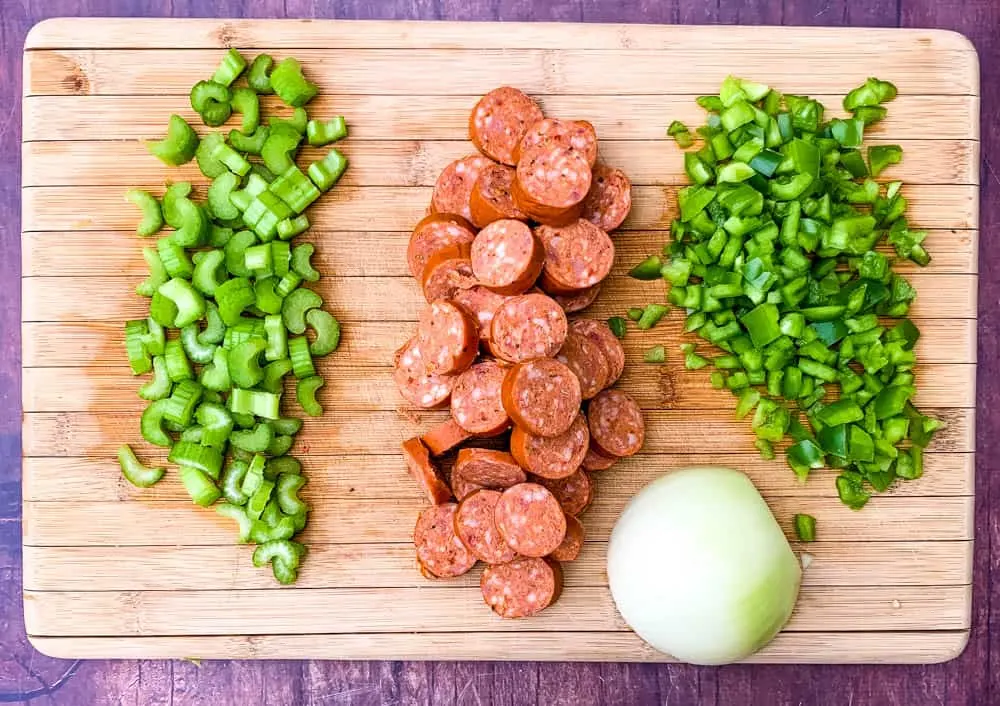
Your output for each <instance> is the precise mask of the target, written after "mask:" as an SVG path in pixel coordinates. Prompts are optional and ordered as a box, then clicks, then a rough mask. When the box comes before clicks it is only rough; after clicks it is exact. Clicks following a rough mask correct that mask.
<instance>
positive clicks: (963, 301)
mask: <svg viewBox="0 0 1000 706" xmlns="http://www.w3.org/2000/svg"><path fill="white" fill-rule="evenodd" d="M334 240H335V238H334ZM907 279H909V281H910V283H911V284H912V285H913V286H914V287H916V288H917V291H918V292H919V291H924V292H925V293H926V292H929V291H932V292H933V296H925V297H923V298H921V297H920V296H919V294H918V296H917V301H916V302H914V304H913V307H912V308H911V309H910V311H911V313H912V315H913V316H914V318H916V319H918V320H923V319H956V318H975V315H976V310H975V304H976V282H977V277H976V275H972V274H951V275H945V274H942V275H934V274H928V273H925V272H918V273H916V274H913V275H910V277H908V278H907ZM139 281H141V280H139V279H137V278H132V279H129V278H124V277H105V278H102V279H95V278H93V277H78V276H66V277H25V278H24V279H23V280H22V281H21V289H22V292H23V294H24V305H23V317H24V320H25V321H107V320H112V321H123V320H125V319H135V318H142V317H145V316H146V313H147V311H148V310H149V301H148V300H147V299H143V298H142V297H139V296H137V295H135V294H132V291H133V290H134V289H135V285H136V284H138V283H139ZM95 286H96V287H97V289H98V291H96V292H95V293H94V296H93V297H87V298H81V297H67V296H65V293H66V292H67V291H86V290H87V289H88V288H89V287H95ZM309 288H310V289H313V290H315V291H316V292H317V293H318V294H319V295H320V296H321V297H323V301H325V302H329V304H327V307H328V308H329V309H331V311H332V312H333V313H334V314H335V315H336V316H337V317H342V318H344V319H345V320H354V321H365V322H367V321H405V322H410V323H411V322H416V320H417V318H418V317H419V315H420V311H421V310H422V308H423V307H424V306H426V301H425V300H424V299H423V297H422V296H421V294H420V289H419V286H418V285H417V283H416V281H415V280H413V279H412V278H410V277H375V276H373V277H326V278H323V279H320V281H319V282H317V283H315V284H313V285H310V286H309ZM664 294H665V289H664V286H663V284H662V283H660V282H654V283H652V284H651V283H648V282H640V281H638V280H634V279H631V278H619V280H618V281H616V282H615V283H614V286H605V287H604V289H602V292H601V296H600V297H598V298H597V301H595V302H594V304H593V305H592V306H590V307H589V308H588V309H587V312H586V315H587V316H589V317H593V318H601V319H606V318H607V317H609V316H615V315H618V316H620V315H621V314H622V313H623V312H624V311H625V310H626V309H627V308H628V307H633V306H640V307H641V306H645V305H646V304H648V303H649V302H650V300H652V299H657V298H659V297H662V296H664ZM345 302H348V303H349V304H348V305H345V304H344V303H345ZM672 315H673V316H677V317H679V316H680V314H679V310H677V309H674V310H673V314H672ZM654 331H655V329H654ZM653 335H655V334H653ZM636 338H638V336H636ZM939 345H951V342H950V341H942V342H940V343H939Z"/></svg>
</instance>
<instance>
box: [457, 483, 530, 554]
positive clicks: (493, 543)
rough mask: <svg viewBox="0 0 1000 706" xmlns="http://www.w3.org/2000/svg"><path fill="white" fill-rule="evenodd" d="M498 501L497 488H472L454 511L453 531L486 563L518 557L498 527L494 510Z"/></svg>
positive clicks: (498, 492) (498, 493)
mask: <svg viewBox="0 0 1000 706" xmlns="http://www.w3.org/2000/svg"><path fill="white" fill-rule="evenodd" d="M499 500H500V491H498V490H488V489H486V488H483V489H481V490H475V491H473V492H472V493H470V494H469V495H467V496H466V497H465V498H464V499H463V500H462V502H460V503H459V504H458V511H457V512H456V513H455V534H457V535H458V538H459V539H460V540H462V543H463V544H464V545H465V546H466V547H468V548H469V551H470V552H472V553H473V554H474V555H475V557H476V558H477V559H479V560H481V561H485V562H486V563H487V564H506V563H507V562H508V561H513V560H514V558H515V557H516V556H517V555H516V554H515V553H514V550H513V549H511V548H510V546H509V545H508V544H507V542H506V541H504V538H503V537H502V536H501V535H500V530H498V529H497V525H496V521H495V519H494V509H495V508H496V506H497V502H498V501H499Z"/></svg>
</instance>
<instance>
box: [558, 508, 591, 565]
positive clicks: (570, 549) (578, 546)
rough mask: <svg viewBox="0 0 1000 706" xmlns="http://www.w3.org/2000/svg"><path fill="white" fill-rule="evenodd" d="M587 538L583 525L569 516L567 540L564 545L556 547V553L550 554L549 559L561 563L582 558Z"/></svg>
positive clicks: (567, 520)
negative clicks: (581, 552)
mask: <svg viewBox="0 0 1000 706" xmlns="http://www.w3.org/2000/svg"><path fill="white" fill-rule="evenodd" d="M585 537H586V533H585V532H584V529H583V523H582V522H580V520H578V519H576V518H575V517H573V516H572V515H568V516H567V517H566V538H565V539H564V540H563V542H562V544H560V545H559V546H558V547H556V550H555V551H554V552H552V553H551V554H549V558H550V559H555V560H556V561H559V562H567V561H573V560H574V559H576V558H577V557H578V556H580V551H581V550H582V549H583V542H584V539H585Z"/></svg>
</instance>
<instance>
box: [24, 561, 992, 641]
mask: <svg viewBox="0 0 1000 706" xmlns="http://www.w3.org/2000/svg"><path fill="white" fill-rule="evenodd" d="M130 546H131V545H130ZM185 546H191V545H185ZM607 585H608V584H607V582H605V583H577V584H574V585H573V586H572V587H577V588H606V587H607ZM971 585H972V584H971V583H969V582H960V583H917V584H913V583H903V584H889V583H880V584H850V583H814V584H810V585H809V587H810V588H814V589H816V588H824V589H825V588H835V589H841V588H865V589H871V588H878V589H883V588H884V589H890V590H891V589H894V588H906V589H914V588H928V589H933V588H962V587H966V586H971ZM383 588H416V587H414V586H411V585H410V584H402V585H399V586H396V585H392V584H387V583H381V584H372V585H370V586H365V585H353V584H352V585H351V586H347V587H343V588H338V587H336V586H296V589H295V590H297V591H330V592H336V591H348V592H354V591H373V590H379V589H383ZM419 588H420V590H421V591H422V592H423V591H441V592H457V591H465V592H468V591H471V590H475V589H476V588H477V586H475V585H472V584H470V585H459V584H455V585H445V584H441V585H435V586H420V587H419ZM24 590H25V592H27V593H32V594H35V593H37V594H65V593H87V594H101V593H105V594H106V593H176V592H177V591H176V590H175V589H172V588H138V589H135V588H98V589H82V588H74V589H69V590H67V589H55V588H29V587H25V588H24ZM285 590H287V589H284V588H282V587H281V586H273V587H269V586H260V587H252V588H236V587H226V588H192V589H180V591H181V592H183V593H234V594H240V593H244V592H251V591H252V592H265V591H266V592H268V593H271V592H274V593H277V592H279V591H285ZM448 632H452V631H448ZM595 632H622V631H605V630H600V631H595ZM624 632H628V631H624ZM843 632H869V631H868V630H845V631H843Z"/></svg>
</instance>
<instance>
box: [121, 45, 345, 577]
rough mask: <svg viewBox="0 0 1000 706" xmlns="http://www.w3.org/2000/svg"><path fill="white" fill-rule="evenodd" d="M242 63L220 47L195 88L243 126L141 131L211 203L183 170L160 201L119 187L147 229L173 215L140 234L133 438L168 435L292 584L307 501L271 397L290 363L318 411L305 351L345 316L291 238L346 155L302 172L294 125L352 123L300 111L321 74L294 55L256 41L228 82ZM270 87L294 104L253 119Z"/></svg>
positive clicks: (178, 125) (310, 409) (129, 461)
mask: <svg viewBox="0 0 1000 706" xmlns="http://www.w3.org/2000/svg"><path fill="white" fill-rule="evenodd" d="M272 66H273V70H272ZM246 68H247V62H246V60H245V59H244V58H243V57H242V56H241V55H240V54H239V52H237V51H236V50H235V49H230V50H229V51H228V53H227V54H226V57H225V59H224V60H223V62H222V64H221V65H220V66H219V68H218V70H217V71H216V72H215V75H214V76H213V78H212V80H210V81H199V82H198V83H197V84H196V85H195V87H194V88H193V89H192V91H191V105H192V108H194V109H195V111H196V112H198V113H199V114H200V115H201V117H202V121H203V122H204V123H205V124H206V125H209V126H212V127H216V126H219V125H222V124H223V123H225V122H226V120H228V119H229V117H230V116H231V115H232V113H233V112H237V113H239V114H240V126H239V128H237V129H233V130H231V131H230V132H229V134H228V135H225V134H223V133H221V132H212V133H209V134H207V135H205V136H204V137H202V138H200V139H199V137H198V135H197V133H196V132H195V130H194V129H193V128H192V127H191V126H190V125H189V124H188V123H187V122H186V121H185V120H184V119H183V118H181V117H180V116H178V115H173V116H171V118H170V124H169V127H168V132H167V136H166V138H165V139H164V140H161V141H159V142H153V143H150V144H149V145H148V146H149V150H150V152H152V153H153V154H154V155H156V156H157V157H158V158H160V159H161V160H162V161H164V162H165V163H167V164H170V165H180V164H184V163H186V162H189V161H190V160H191V159H197V162H198V167H199V168H200V169H201V171H202V173H203V174H204V175H205V176H206V177H208V178H209V179H211V180H212V181H211V185H210V186H209V187H208V191H207V202H206V203H197V202H196V201H194V200H193V199H192V198H191V191H192V186H191V184H190V183H188V182H177V183H173V184H170V185H168V186H167V188H166V191H165V193H164V195H163V197H162V199H160V200H158V199H157V198H156V197H154V196H153V195H152V194H150V193H148V192H146V191H141V190H137V189H131V190H129V192H128V194H127V195H126V196H127V198H128V199H129V200H130V201H132V202H133V203H135V204H136V205H137V206H138V207H139V208H141V210H142V214H143V218H142V221H141V222H140V224H139V226H138V228H137V233H138V235H140V236H143V237H148V236H151V235H154V234H155V233H157V232H159V231H160V230H161V229H162V227H163V226H164V223H166V225H169V226H171V227H172V228H173V229H174V230H173V231H172V232H170V233H169V234H168V235H166V236H165V237H163V238H161V239H160V240H159V241H158V243H157V245H156V247H155V248H154V247H148V248H144V249H143V256H144V257H145V259H146V262H147V264H148V265H149V270H150V274H149V277H148V278H147V279H146V280H145V281H144V282H142V283H141V284H140V285H139V286H138V287H137V288H136V291H137V293H138V294H140V295H142V296H145V297H150V305H149V317H148V318H146V319H137V320H134V321H129V322H127V323H126V325H125V345H126V351H127V353H128V360H129V364H130V365H131V368H132V372H133V373H134V374H136V375H140V374H144V373H149V372H152V374H153V375H152V378H151V379H150V380H149V381H148V382H147V383H146V384H144V385H143V386H142V387H141V388H140V389H139V396H140V397H142V398H143V399H145V400H149V402H150V404H149V406H148V407H147V408H146V410H145V412H143V414H142V420H141V425H140V427H141V431H142V436H143V438H144V439H145V440H146V441H148V442H149V443H151V444H154V445H156V446H161V447H164V448H169V449H170V452H169V456H168V460H169V461H170V462H171V463H174V464H177V465H178V466H179V467H180V470H179V477H180V480H181V482H182V483H183V484H184V487H185V488H186V490H187V491H188V493H189V494H190V495H191V497H192V499H193V500H194V502H195V503H196V504H198V505H201V506H210V505H213V504H215V503H216V501H218V500H220V499H223V500H224V502H222V503H220V504H218V505H216V509H217V511H218V512H219V514H220V515H223V516H225V517H228V518H230V519H232V520H234V521H235V522H236V523H237V525H238V527H239V541H240V542H244V543H249V542H252V543H255V544H257V545H258V546H257V549H256V550H255V551H254V554H253V563H254V565H255V566H265V565H267V564H270V565H271V568H272V571H273V573H274V576H275V578H276V579H277V580H278V581H279V582H280V583H292V582H294V581H295V579H296V577H297V575H298V568H299V564H300V562H301V560H302V558H303V556H304V553H305V548H304V547H303V546H302V545H301V544H300V543H298V542H295V541H293V537H295V536H296V535H298V533H300V532H301V531H302V530H303V529H304V528H305V525H306V521H307V518H308V514H309V508H308V506H307V505H306V503H305V502H304V501H302V500H301V499H299V497H298V491H299V489H300V488H302V486H303V485H305V482H306V480H305V477H304V476H303V475H302V465H301V463H300V462H299V461H298V460H297V459H295V458H294V457H293V456H290V455H289V452H290V451H291V448H292V445H293V444H294V441H295V435H296V434H297V433H298V432H299V430H300V429H301V427H302V420H301V419H298V418H296V417H294V416H284V415H283V414H282V412H281V402H282V396H283V392H284V387H285V384H284V382H285V377H286V376H287V375H288V374H289V373H291V374H292V375H293V376H294V377H295V378H296V380H297V381H298V382H297V385H296V397H297V400H298V403H299V406H300V407H301V408H302V410H303V411H304V412H305V413H306V414H308V415H311V416H318V415H321V414H322V413H323V408H322V406H321V405H320V404H319V402H318V401H317V400H316V393H317V391H318V390H319V388H320V387H322V386H323V378H322V377H320V376H319V375H317V373H316V368H315V366H314V363H313V358H314V357H318V356H324V355H326V354H328V353H331V352H333V351H334V350H336V348H337V346H338V344H339V341H340V324H339V323H338V322H337V320H336V319H335V318H334V317H333V316H331V315H330V314H329V313H328V312H326V311H324V310H323V308H322V306H323V300H322V298H321V297H320V296H319V295H318V294H317V293H316V292H314V291H313V290H311V289H307V288H305V287H303V286H301V285H302V284H303V282H315V281H317V280H318V279H319V276H320V275H319V272H317V271H316V270H315V269H314V268H313V266H312V264H311V262H310V259H311V257H312V255H313V250H314V248H313V245H311V244H309V243H302V244H300V245H296V246H294V247H293V246H292V245H291V242H290V241H291V240H292V239H293V238H294V237H295V236H296V235H299V234H300V233H303V232H304V231H305V230H306V229H307V228H308V227H309V220H308V219H307V217H306V215H305V214H304V213H303V212H304V211H305V209H306V208H307V207H308V206H309V205H310V204H312V203H313V202H314V201H316V200H317V199H318V198H319V197H320V195H321V194H322V193H323V192H325V191H327V190H329V189H330V188H331V187H332V186H333V185H334V184H335V183H336V181H337V180H338V179H339V178H340V176H341V175H342V174H343V172H344V170H345V168H346V166H347V160H346V159H345V158H344V156H343V155H342V154H340V152H338V151H337V150H336V149H331V150H330V151H329V152H328V154H327V155H326V157H324V158H323V159H321V160H318V161H316V162H314V163H313V164H311V165H310V166H309V168H308V170H307V171H306V172H305V173H303V172H302V171H301V170H300V169H299V168H298V166H297V165H296V164H295V155H296V153H297V151H298V149H299V146H300V144H301V143H302V141H303V140H304V139H305V140H307V141H308V142H309V144H310V145H313V146H323V145H326V144H329V143H331V142H335V141H337V140H340V139H342V138H343V137H346V135H347V127H346V123H345V121H344V118H343V117H340V116H338V117H335V118H334V119H332V120H330V121H328V122H318V121H316V120H310V119H309V118H308V115H307V114H306V110H305V108H304V107H303V106H304V105H305V104H306V103H308V102H309V101H310V100H311V99H312V98H313V97H314V96H315V95H316V93H317V89H316V86H315V84H313V83H311V82H310V81H308V80H307V79H306V78H305V76H304V75H303V74H302V70H301V66H300V65H299V63H298V62H297V61H295V60H294V59H285V60H283V61H281V62H279V63H278V64H277V65H276V66H275V65H274V62H273V60H272V59H271V57H270V56H267V55H266V54H262V55H260V56H258V57H257V58H256V59H255V60H254V62H253V64H252V66H251V67H250V70H249V72H247V83H248V85H247V86H236V85H234V84H235V83H236V82H237V80H238V79H239V77H240V76H241V75H242V74H243V72H244V70H245V69H246ZM268 93H277V95H278V98H280V99H281V100H282V101H283V102H285V103H286V104H288V105H289V106H293V107H294V112H293V114H292V117H291V119H282V118H278V117H271V118H270V120H269V121H268V124H267V125H264V124H262V122H261V111H260V99H259V94H268ZM309 331H311V332H312V333H311V334H309ZM118 457H119V462H120V464H121V467H122V472H123V474H124V475H125V477H126V478H127V479H128V480H129V481H130V482H132V483H133V484H135V485H137V486H139V487H148V486H150V485H153V484H154V483H156V482H158V481H159V480H160V479H161V478H162V477H163V475H164V469H163V468H147V467H146V466H144V465H143V464H142V463H141V462H140V461H139V460H138V459H137V458H136V456H135V453H134V452H133V451H132V449H131V448H130V447H129V446H128V445H124V446H122V447H121V449H119V454H118Z"/></svg>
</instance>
